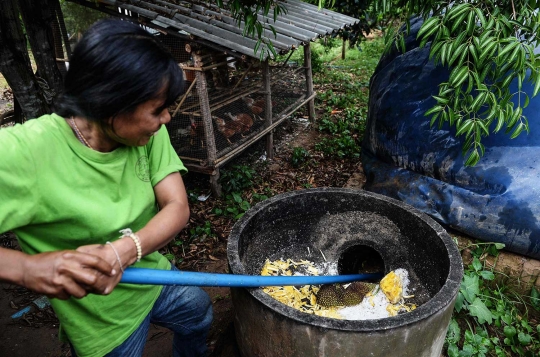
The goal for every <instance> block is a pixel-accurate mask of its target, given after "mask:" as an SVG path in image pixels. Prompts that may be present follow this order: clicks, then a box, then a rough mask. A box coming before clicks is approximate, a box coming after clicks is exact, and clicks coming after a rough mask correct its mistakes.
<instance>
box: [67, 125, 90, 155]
mask: <svg viewBox="0 0 540 357" xmlns="http://www.w3.org/2000/svg"><path fill="white" fill-rule="evenodd" d="M69 121H70V122H71V126H72V127H73V129H75V134H77V138H78V139H79V141H80V142H81V143H83V144H84V145H86V146H88V147H89V148H90V149H92V150H95V149H94V148H93V147H92V145H90V143H89V142H88V141H87V140H86V138H85V137H84V136H83V134H82V133H81V131H80V130H79V127H78V126H77V123H75V120H74V119H73V117H71V118H69Z"/></svg>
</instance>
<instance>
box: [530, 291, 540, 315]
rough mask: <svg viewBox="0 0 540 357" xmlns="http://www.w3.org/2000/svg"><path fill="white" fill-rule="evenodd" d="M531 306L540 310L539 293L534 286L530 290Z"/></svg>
mask: <svg viewBox="0 0 540 357" xmlns="http://www.w3.org/2000/svg"><path fill="white" fill-rule="evenodd" d="M531 305H532V306H533V307H534V308H535V309H536V310H540V292H539V291H538V290H537V289H536V288H535V287H534V286H533V287H532V289H531Z"/></svg>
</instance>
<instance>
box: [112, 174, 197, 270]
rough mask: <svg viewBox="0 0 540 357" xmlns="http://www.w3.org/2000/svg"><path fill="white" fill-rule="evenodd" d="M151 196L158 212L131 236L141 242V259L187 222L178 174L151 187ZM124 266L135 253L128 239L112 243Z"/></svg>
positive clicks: (131, 260)
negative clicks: (152, 195)
mask: <svg viewBox="0 0 540 357" xmlns="http://www.w3.org/2000/svg"><path fill="white" fill-rule="evenodd" d="M154 192H155V195H156V200H157V202H158V205H159V208H160V210H159V212H158V214H156V215H155V216H154V218H152V219H151V220H150V221H149V222H148V223H147V224H146V226H144V227H143V228H142V229H141V230H139V231H138V232H135V233H136V234H137V236H139V239H140V241H141V249H142V256H145V255H147V254H150V253H152V252H154V251H156V250H158V249H160V248H162V247H164V246H165V245H166V244H167V243H169V242H170V241H171V239H173V238H174V237H175V236H176V235H177V234H178V232H180V231H181V230H182V229H183V228H184V227H185V226H186V224H187V222H188V219H189V204H188V198H187V193H186V188H185V187H184V181H183V180H182V176H181V175H180V173H178V172H175V173H172V174H170V175H168V176H166V177H165V178H164V179H163V180H161V181H160V182H159V183H158V184H157V185H156V186H155V187H154ZM113 244H114V245H115V246H116V247H117V249H118V253H119V254H120V256H121V257H122V254H124V257H125V258H124V259H125V260H122V262H125V264H126V265H131V264H133V263H134V262H135V261H136V259H137V249H136V246H135V243H134V242H133V240H132V239H131V238H128V237H124V238H122V239H120V240H118V241H116V242H114V243H113Z"/></svg>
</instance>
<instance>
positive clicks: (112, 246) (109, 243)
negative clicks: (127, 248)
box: [105, 242, 124, 273]
mask: <svg viewBox="0 0 540 357" xmlns="http://www.w3.org/2000/svg"><path fill="white" fill-rule="evenodd" d="M105 244H108V245H110V246H111V248H112V250H113V251H114V254H115V255H116V260H118V264H120V270H122V273H123V272H124V267H123V266H122V261H121V260H120V255H119V254H118V251H117V250H116V248H115V247H114V245H113V244H112V243H111V242H106V243H105Z"/></svg>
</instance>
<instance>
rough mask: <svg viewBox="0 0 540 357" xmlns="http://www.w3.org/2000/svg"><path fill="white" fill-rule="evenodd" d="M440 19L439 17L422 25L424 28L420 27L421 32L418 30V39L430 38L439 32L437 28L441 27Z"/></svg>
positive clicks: (430, 19) (432, 18)
mask: <svg viewBox="0 0 540 357" xmlns="http://www.w3.org/2000/svg"><path fill="white" fill-rule="evenodd" d="M439 22H440V18H439V17H431V18H429V19H428V20H427V21H426V22H424V23H423V24H422V27H420V30H418V35H416V38H417V39H420V38H422V37H429V36H430V35H432V34H433V32H435V31H436V30H437V27H438V25H439Z"/></svg>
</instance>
